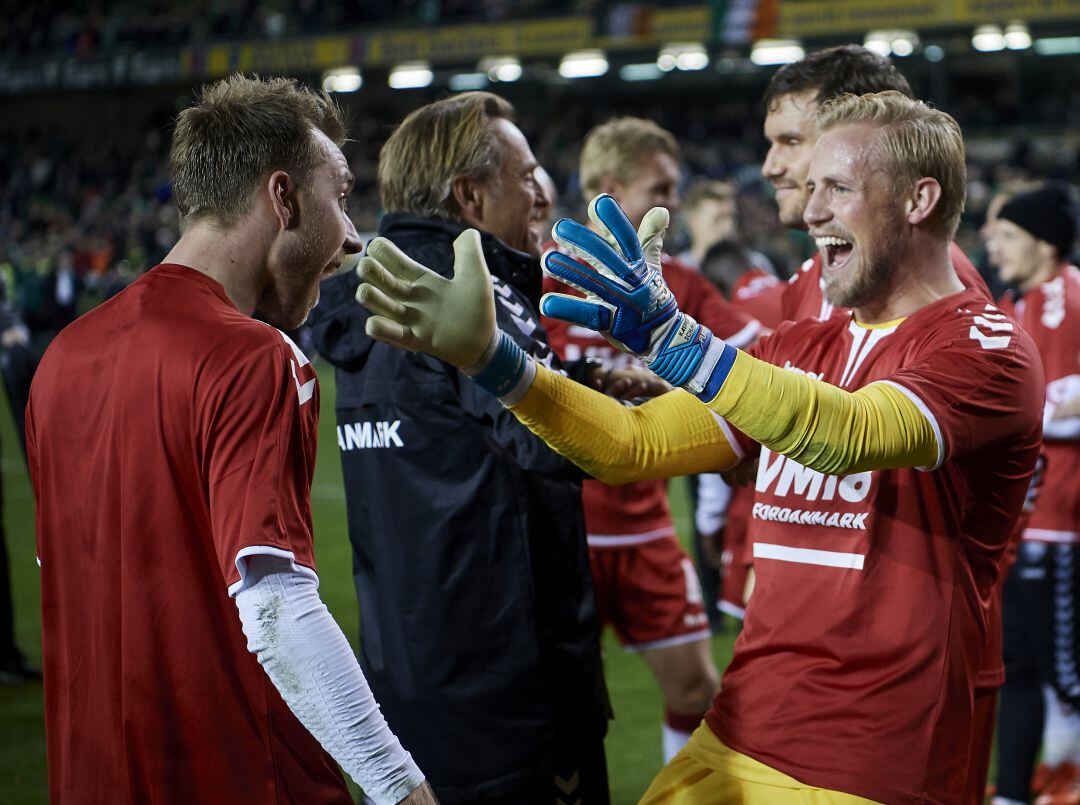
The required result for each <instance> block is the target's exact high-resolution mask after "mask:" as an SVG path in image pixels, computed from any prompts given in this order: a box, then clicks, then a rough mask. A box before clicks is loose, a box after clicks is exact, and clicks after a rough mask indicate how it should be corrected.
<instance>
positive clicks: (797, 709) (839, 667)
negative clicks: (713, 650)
mask: <svg viewBox="0 0 1080 805" xmlns="http://www.w3.org/2000/svg"><path fill="white" fill-rule="evenodd" d="M753 352H754V353H755V354H757V355H758V356H759V357H760V358H762V359H764V360H766V361H768V362H770V363H773V364H775V365H777V366H782V367H784V368H786V369H788V370H790V371H793V372H799V373H805V374H807V375H810V376H812V377H815V378H819V379H821V380H824V381H826V382H828V383H832V384H834V385H837V386H840V387H841V388H845V389H849V390H855V389H858V388H861V387H863V386H866V385H868V384H870V383H874V382H888V383H890V384H892V385H894V386H895V387H896V388H897V389H899V390H900V391H901V392H902V393H903V394H905V395H906V396H908V397H909V398H910V399H911V400H912V401H913V402H914V403H915V404H916V405H917V406H918V407H919V408H920V410H922V411H923V412H924V414H925V415H926V416H927V418H928V419H929V421H930V423H931V425H932V426H933V428H934V431H935V433H936V434H938V444H939V455H938V460H937V463H936V466H935V467H932V468H927V469H926V470H917V469H913V468H908V469H896V470H884V471H868V472H859V473H853V474H851V475H848V476H845V477H836V476H828V475H823V474H822V473H820V472H817V471H815V470H811V469H808V468H806V467H803V466H801V465H800V464H798V463H796V462H794V461H792V460H790V459H788V458H786V457H784V456H781V455H777V454H774V453H772V452H771V451H769V450H767V449H765V448H762V449H761V461H760V465H759V470H758V477H757V482H756V487H755V488H756V498H755V502H754V506H753V510H752V512H751V521H750V528H749V538H750V540H751V541H752V543H753V556H754V567H755V571H756V576H757V582H756V586H755V589H754V594H753V596H752V597H751V599H750V601H749V603H748V605H747V608H746V620H745V622H744V626H743V631H742V634H741V635H740V636H739V639H738V641H737V643H736V646H735V654H734V658H733V659H732V662H731V665H730V666H728V669H727V672H726V673H725V674H724V679H723V686H722V690H721V692H720V693H719V694H718V695H717V697H716V699H715V701H714V705H713V709H712V710H711V711H710V713H709V714H708V716H707V719H708V722H709V725H710V726H711V727H712V729H713V730H714V731H715V732H716V734H717V735H718V736H719V737H720V739H721V740H722V741H723V742H724V743H725V744H727V745H728V746H730V747H732V748H734V749H736V750H738V751H740V752H743V753H745V754H748V755H750V756H751V757H754V758H756V759H758V760H760V761H761V762H763V763H765V764H767V765H769V766H772V767H773V768H776V769H778V770H780V771H782V772H785V773H787V774H789V775H791V776H792V777H795V778H796V779H798V780H801V781H803V782H805V783H807V784H810V785H814V786H820V787H821V788H826V789H834V790H838V791H844V792H848V793H851V794H856V795H860V796H864V797H868V798H870V799H873V800H877V801H881V802H890V803H892V802H934V803H952V802H958V801H960V797H961V792H962V790H963V786H964V781H965V774H966V763H967V757H966V753H965V752H963V751H960V750H961V749H962V748H964V747H966V746H967V745H968V741H969V738H970V734H971V730H972V697H973V690H974V687H975V683H976V678H977V677H978V675H979V672H980V670H981V669H982V668H983V665H984V662H985V656H984V655H985V646H986V645H987V643H988V635H987V632H988V628H989V624H990V610H991V597H992V593H993V591H994V590H995V589H996V588H995V585H996V582H997V579H998V577H999V574H1000V572H1001V564H1002V557H1003V554H1004V552H1005V550H1006V546H1007V545H1008V543H1009V541H1010V537H1011V534H1012V530H1013V527H1014V524H1015V522H1016V520H1017V516H1018V515H1019V513H1020V510H1021V507H1022V505H1023V502H1024V498H1025V495H1026V493H1027V486H1028V481H1029V479H1030V477H1031V475H1032V472H1033V469H1034V467H1035V462H1036V459H1037V456H1038V452H1039V442H1040V436H1041V424H1042V423H1041V411H1042V402H1043V395H1042V388H1043V383H1042V371H1041V367H1040V366H1039V360H1038V355H1037V353H1036V351H1035V347H1034V345H1033V344H1032V342H1031V340H1030V339H1029V338H1028V337H1027V336H1026V335H1025V334H1024V333H1023V332H1022V331H1021V330H1020V329H1019V328H1018V327H1017V326H1016V324H1015V323H1014V322H1013V321H1012V320H1011V319H1009V318H1008V317H1007V316H1006V315H1005V314H1003V313H1002V312H1001V311H1000V310H998V309H997V308H995V307H993V306H991V305H989V304H987V303H986V301H985V299H984V298H983V296H982V295H981V294H980V293H979V292H977V291H973V290H965V291H962V292H960V293H957V294H953V295H952V296H949V297H946V298H944V299H940V300H938V301H936V302H934V303H933V304H930V305H927V306H926V307H924V308H922V309H921V310H919V311H917V312H915V313H913V314H912V315H911V316H909V317H908V318H907V319H906V320H904V321H902V322H901V323H900V324H899V325H896V326H892V327H888V328H878V329H864V328H861V327H859V326H858V325H856V324H855V323H854V321H853V320H852V318H851V317H850V316H841V315H834V316H832V317H831V318H829V319H827V320H821V319H804V320H802V321H800V322H796V323H785V324H784V325H782V326H781V327H780V329H779V330H777V332H776V333H775V334H773V335H771V336H767V337H766V338H765V339H763V340H762V341H761V342H760V343H759V344H758V346H756V347H755V348H754V350H753Z"/></svg>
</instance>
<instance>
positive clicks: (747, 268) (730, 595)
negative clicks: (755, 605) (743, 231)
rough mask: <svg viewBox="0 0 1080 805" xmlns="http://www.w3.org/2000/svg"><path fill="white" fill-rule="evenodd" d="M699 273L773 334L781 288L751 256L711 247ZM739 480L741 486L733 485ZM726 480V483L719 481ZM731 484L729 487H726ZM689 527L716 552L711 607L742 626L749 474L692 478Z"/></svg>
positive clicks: (739, 249)
mask: <svg viewBox="0 0 1080 805" xmlns="http://www.w3.org/2000/svg"><path fill="white" fill-rule="evenodd" d="M701 273H702V274H703V275H704V276H705V277H706V278H707V279H708V280H709V281H710V282H712V283H713V285H715V286H716V288H717V290H719V291H720V292H721V293H723V294H724V296H725V297H726V298H727V299H728V300H729V301H730V302H731V303H732V304H734V305H735V306H737V307H738V308H740V309H741V310H744V311H746V312H748V313H750V314H751V315H753V316H754V317H755V318H756V319H757V320H758V321H760V322H761V323H762V325H763V326H764V327H767V328H769V330H775V329H776V328H777V327H779V326H780V324H781V323H782V322H783V318H782V315H781V304H782V302H783V295H784V290H785V289H786V288H787V285H786V284H785V283H784V282H782V281H781V280H780V279H779V278H778V277H777V276H776V275H775V274H773V273H771V272H768V271H765V270H764V269H762V268H760V267H759V266H758V265H756V264H755V262H754V258H753V255H752V253H751V252H750V250H749V249H747V248H746V247H744V246H742V245H740V244H739V243H737V242H736V241H734V240H723V241H719V242H717V243H714V244H713V245H712V246H710V247H709V249H708V251H707V252H705V257H704V260H703V261H702V263H701ZM736 475H737V476H739V477H740V478H741V481H735V480H734V478H735V477H736ZM725 476H726V477H725ZM729 481H731V483H729ZM696 493H697V494H696V497H695V499H694V525H695V528H696V531H697V534H698V539H699V541H700V542H701V543H702V544H703V545H707V544H710V543H711V544H712V545H713V546H715V548H714V550H716V549H719V550H720V557H719V559H720V561H719V565H720V579H719V581H720V585H719V589H718V590H716V591H715V599H716V607H717V609H718V610H719V611H720V612H723V613H724V614H725V615H727V616H729V617H731V618H735V619H736V620H738V621H742V619H743V616H744V614H745V607H746V600H747V598H748V597H749V590H750V584H751V578H752V575H753V574H752V573H751V572H750V568H751V566H752V565H753V557H752V556H751V555H750V553H749V551H750V547H751V545H750V542H749V541H748V539H747V536H748V535H747V531H748V528H749V525H750V513H751V509H752V507H753V502H754V487H753V471H752V468H751V467H749V466H747V467H740V468H739V472H738V473H725V474H724V475H721V474H720V473H715V472H704V473H701V474H700V475H698V476H697V487H696Z"/></svg>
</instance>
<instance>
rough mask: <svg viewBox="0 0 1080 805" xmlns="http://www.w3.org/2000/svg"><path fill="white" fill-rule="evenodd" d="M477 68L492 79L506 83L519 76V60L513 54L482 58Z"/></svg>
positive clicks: (515, 79)
mask: <svg viewBox="0 0 1080 805" xmlns="http://www.w3.org/2000/svg"><path fill="white" fill-rule="evenodd" d="M477 69H478V70H482V71H483V72H485V73H487V77H488V78H489V79H490V80H492V81H500V82H504V83H508V82H510V81H517V80H518V79H519V78H521V62H520V61H518V60H517V59H516V58H514V57H513V56H499V57H497V58H490V59H483V60H482V61H481V62H480V64H479V65H478V66H477Z"/></svg>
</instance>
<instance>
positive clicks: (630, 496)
mask: <svg viewBox="0 0 1080 805" xmlns="http://www.w3.org/2000/svg"><path fill="white" fill-rule="evenodd" d="M544 248H545V250H547V249H552V248H556V244H555V243H554V242H551V243H548V244H547V245H546V246H545V247H544ZM661 267H662V268H663V271H664V280H665V281H666V282H667V284H668V287H669V288H670V289H671V292H672V293H673V294H675V298H676V299H677V300H678V301H679V309H680V310H681V311H683V312H684V313H688V314H689V315H690V316H692V317H693V318H694V319H696V320H697V321H698V322H700V323H701V324H704V325H705V326H706V327H708V328H709V329H710V330H712V331H713V332H714V333H715V334H716V335H718V336H720V337H721V338H723V339H724V340H725V341H727V342H728V343H729V344H732V345H733V346H737V347H745V346H748V345H749V344H750V343H752V342H753V341H754V339H756V338H757V337H758V335H759V334H760V332H761V324H760V323H758V321H757V320H756V319H754V318H753V317H752V316H750V315H749V314H748V313H745V312H743V311H741V310H739V309H738V308H736V307H735V306H733V305H732V304H731V303H730V302H728V301H727V300H726V299H725V298H724V296H723V294H721V293H720V291H718V290H717V289H716V287H715V286H713V284H712V283H711V282H709V280H707V279H706V278H705V277H704V276H702V275H701V273H700V272H697V271H694V270H693V269H692V268H689V267H687V266H686V265H685V264H683V263H682V262H680V261H679V260H677V259H676V258H674V257H671V256H669V255H666V254H665V255H663V256H662V258H661ZM544 292H545V293H552V292H553V293H570V294H576V293H577V292H576V291H575V290H574V289H572V288H569V287H568V286H566V285H564V284H563V283H561V282H559V281H558V280H556V279H554V278H552V277H548V276H545V277H544ZM543 324H544V327H545V329H546V330H547V333H548V340H549V342H550V344H551V346H552V348H553V349H554V350H555V351H556V352H557V353H558V354H559V355H560V356H561V357H562V359H563V360H564V361H573V360H577V359H578V358H583V357H595V358H599V359H601V360H602V361H604V363H605V365H609V366H627V365H630V364H631V363H633V365H636V366H642V364H640V363H639V362H638V361H637V359H636V358H634V357H632V356H630V355H627V354H626V353H624V352H622V351H620V350H618V349H616V348H615V347H613V346H612V345H611V344H609V343H608V342H607V341H606V340H605V339H604V338H603V336H601V335H600V334H599V333H596V332H594V331H592V330H588V329H586V328H584V327H575V326H574V325H572V324H568V323H566V322H564V321H560V320H558V319H549V318H547V317H544V318H543ZM582 501H583V504H584V508H585V528H586V531H587V532H588V539H589V545H590V546H591V547H604V546H608V547H614V546H619V545H631V544H636V543H640V542H647V541H649V540H652V539H659V538H660V537H665V536H670V535H673V534H674V533H675V525H674V523H673V521H672V519H671V509H670V508H669V507H668V499H667V482H666V481H664V480H655V481H640V482H636V483H629V484H622V485H620V486H609V485H607V484H602V483H600V482H599V481H585V482H584V484H583V487H582Z"/></svg>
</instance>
